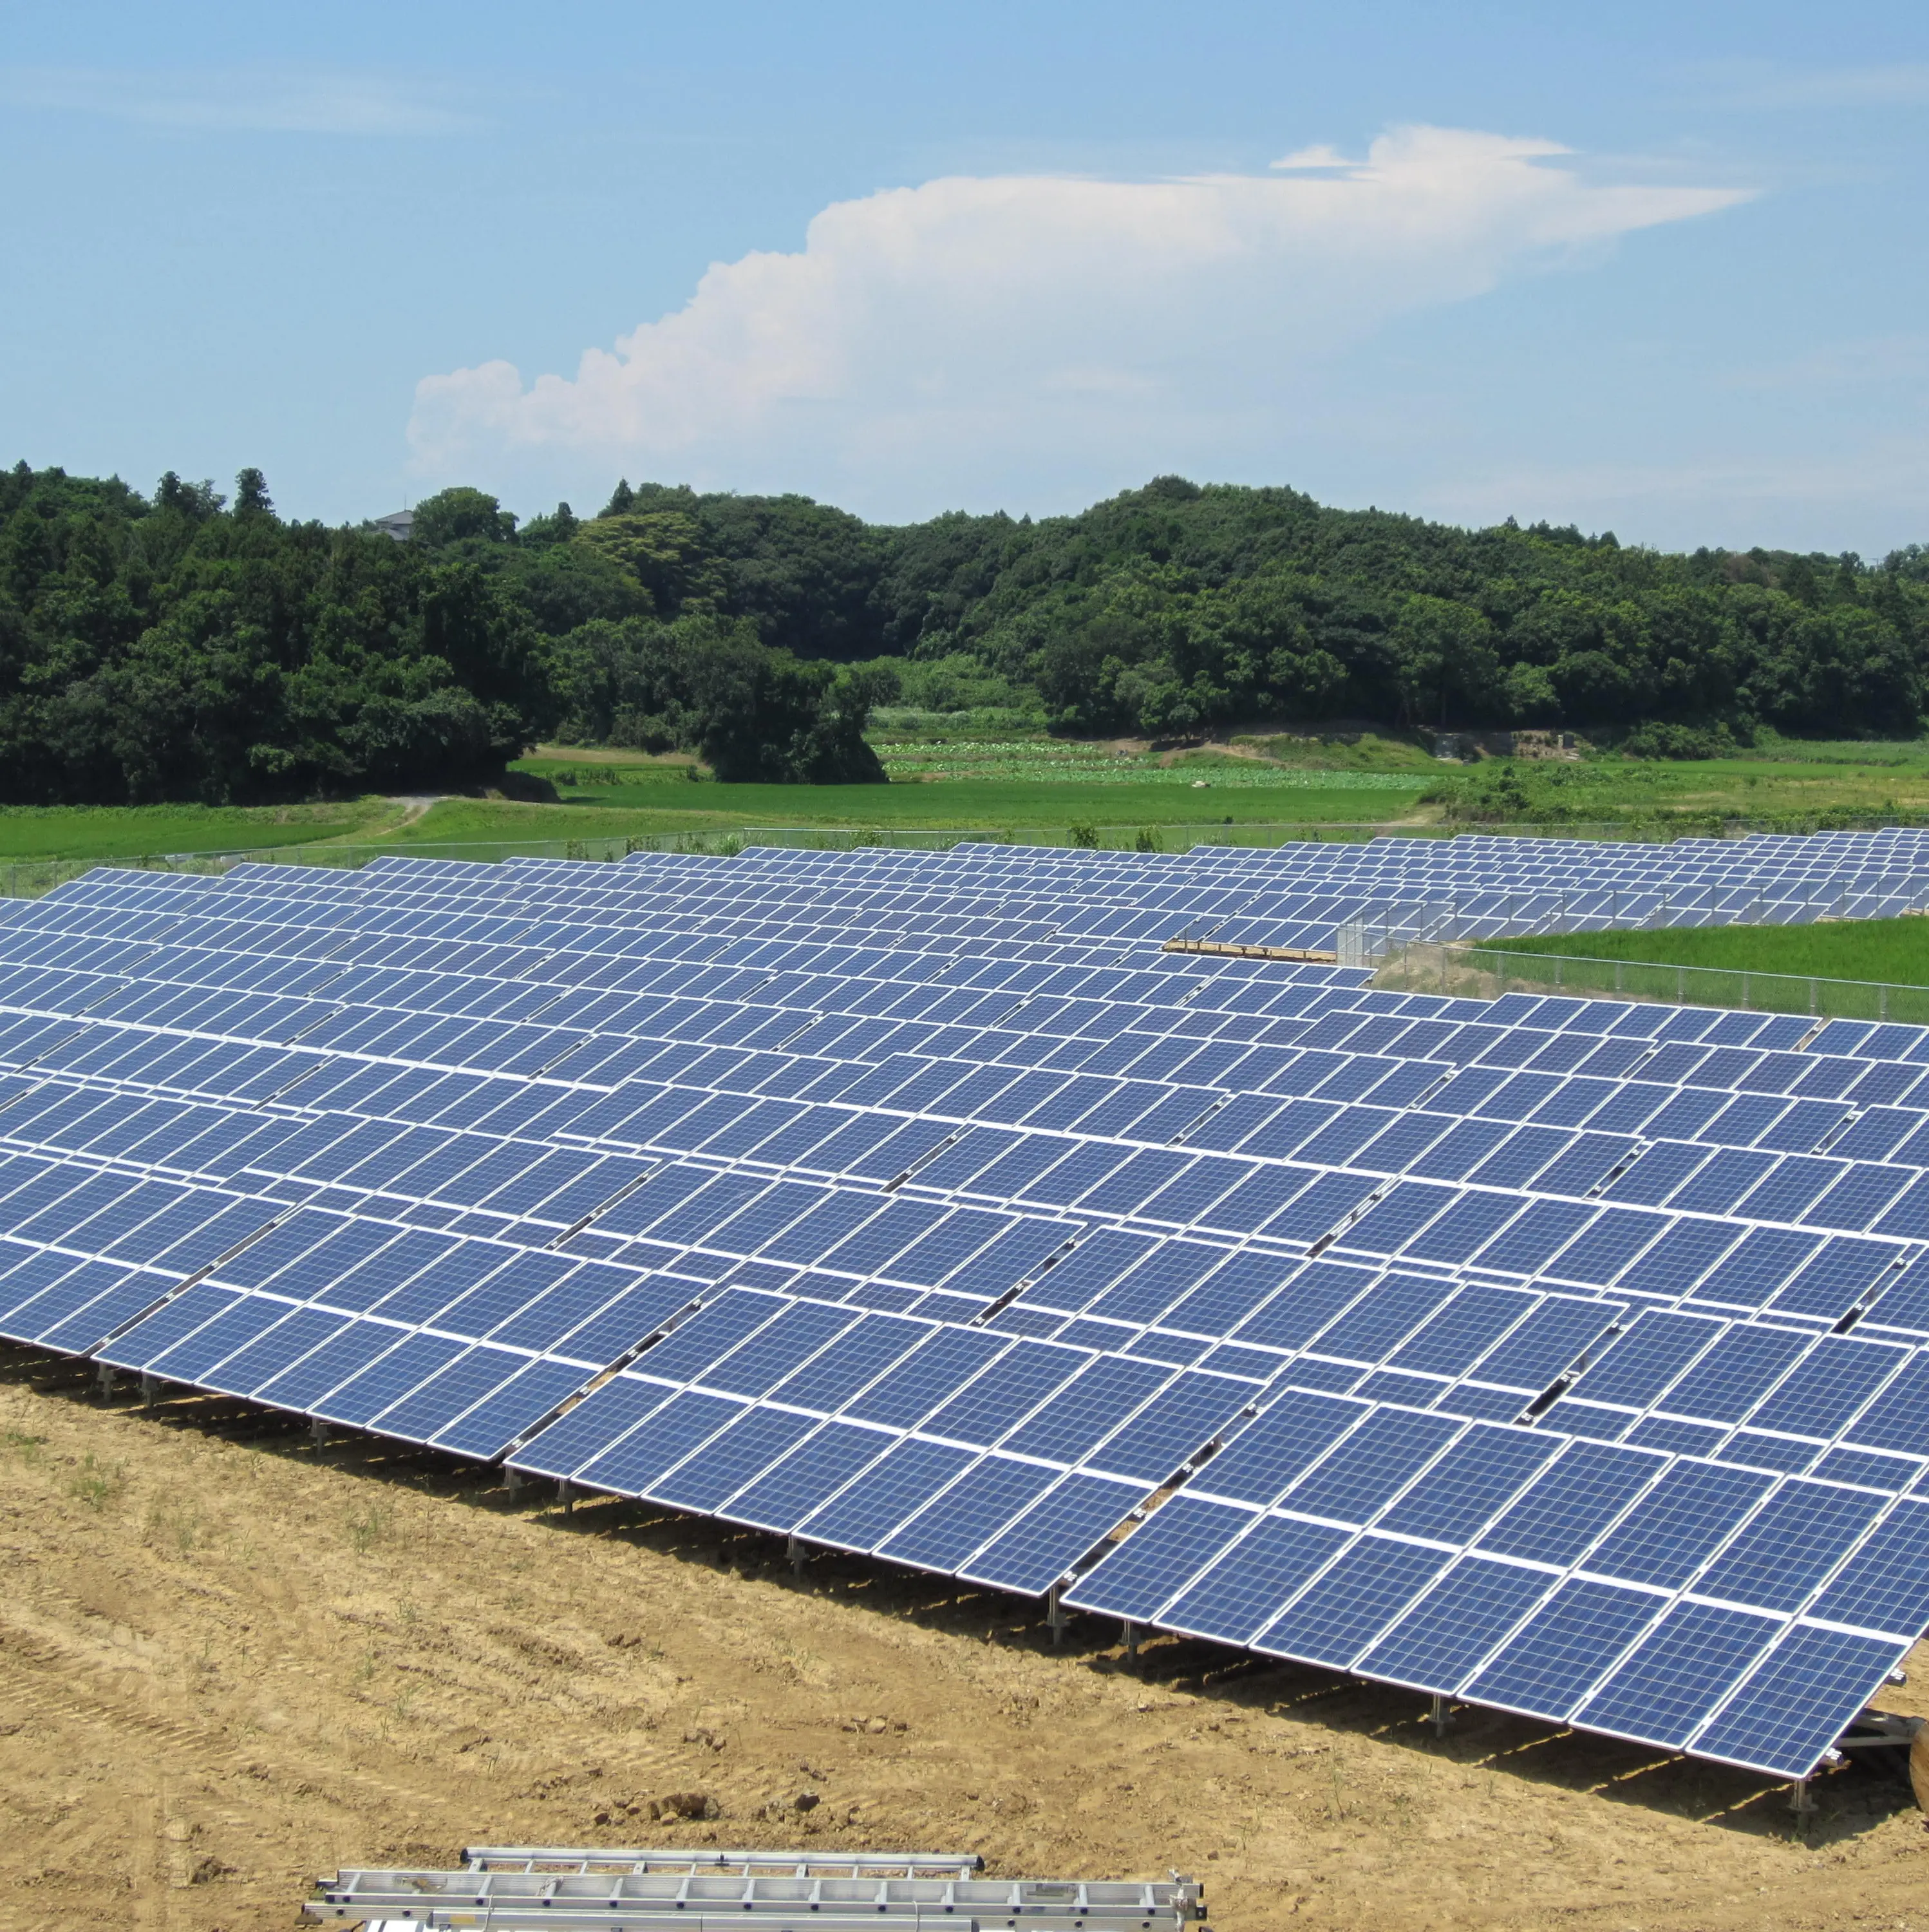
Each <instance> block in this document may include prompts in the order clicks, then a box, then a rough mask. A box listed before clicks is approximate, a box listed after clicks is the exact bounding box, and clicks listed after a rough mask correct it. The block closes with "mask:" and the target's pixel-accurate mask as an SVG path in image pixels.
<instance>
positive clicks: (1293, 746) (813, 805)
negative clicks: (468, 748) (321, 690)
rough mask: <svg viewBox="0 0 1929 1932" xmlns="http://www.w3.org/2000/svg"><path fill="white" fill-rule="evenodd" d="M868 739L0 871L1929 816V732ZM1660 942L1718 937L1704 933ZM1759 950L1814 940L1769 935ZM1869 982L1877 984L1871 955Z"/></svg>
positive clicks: (635, 769) (53, 845)
mask: <svg viewBox="0 0 1929 1932" xmlns="http://www.w3.org/2000/svg"><path fill="white" fill-rule="evenodd" d="M872 742H873V745H874V746H875V748H876V750H877V752H878V754H879V757H880V759H881V760H882V763H883V764H884V766H885V770H886V771H887V772H888V774H889V775H890V777H891V783H890V784H883V785H842V786H839V785H827V786H813V785H728V784H717V783H716V782H714V781H713V780H712V779H711V778H710V777H709V776H708V774H707V773H706V772H703V771H702V770H701V769H700V768H699V767H698V766H696V764H695V763H694V762H693V760H691V759H690V757H688V755H687V754H669V755H666V756H664V757H651V756H649V755H648V754H644V753H642V752H638V751H625V750H622V749H621V748H609V747H577V746H568V747H565V746H559V745H548V746H545V747H544V748H542V749H541V751H538V753H537V754H535V755H533V756H532V757H527V758H524V759H522V760H519V761H518V763H517V766H516V767H515V770H516V771H517V773H518V774H519V775H520V776H519V778H518V780H517V782H519V783H520V782H526V781H528V780H532V779H533V780H537V781H547V784H550V785H551V786H553V787H554V798H555V800H556V802H544V803H537V802H523V801H520V800H517V799H510V798H504V797H502V796H486V797H485V796H451V797H443V798H440V799H435V800H433V802H424V801H419V800H418V801H409V800H406V799H383V798H364V799H352V800H347V801H343V802H336V803H326V804H313V805H282V806H273V807H259V808H249V807H242V806H212V805H208V806H203V805H143V806H124V807H115V806H98V807H78V806H76V807H72V808H66V807H46V808H41V807H15V808H7V809H0V865H6V864H10V863H11V864H16V865H17V864H21V863H24V862H28V861H38V860H43V859H58V860H63V861H67V862H80V861H85V860H90V859H136V858H140V857H143V856H154V855H159V854H165V853H196V852H217V851H238V850H265V849H268V848H271V847H291V848H292V847H307V848H308V849H309V850H311V851H312V852H313V853H314V855H315V856H318V857H319V856H322V854H323V853H324V851H325V850H326V849H327V848H330V847H353V848H356V850H357V851H358V853H359V852H360V851H361V850H363V849H364V848H368V849H383V850H394V849H404V850H406V849H410V848H416V849H420V848H422V847H451V846H458V845H460V846H474V847H477V848H478V850H477V853H476V856H487V852H486V850H484V849H483V848H486V847H489V846H491V845H505V846H506V845H510V844H514V845H518V846H525V847H536V846H548V847H554V848H556V849H558V850H560V849H562V848H563V847H565V846H566V845H571V844H583V845H597V844H598V841H601V845H600V846H598V849H606V850H607V849H608V848H609V847H610V845H611V844H615V845H616V846H617V847H620V846H621V845H622V843H623V842H624V841H627V840H631V839H635V840H638V841H656V840H661V839H665V838H668V839H672V840H677V841H681V840H684V839H690V840H693V841H708V842H709V843H710V844H712V845H713V846H714V844H715V843H716V842H717V841H720V840H722V839H724V838H730V837H737V836H740V835H742V834H744V833H745V832H754V831H755V830H756V829H758V828H777V827H787V828H796V829H798V831H800V832H806V833H810V832H822V833H823V834H825V835H827V836H831V835H862V834H864V833H867V832H876V833H881V834H884V835H900V834H904V833H912V832H926V831H928V832H980V833H990V834H992V835H1010V836H1013V837H1015V838H1023V839H1030V840H1033V841H1051V842H1065V841H1070V840H1071V839H1073V838H1074V837H1077V836H1085V837H1091V836H1096V837H1097V838H1098V839H1099V841H1100V842H1101V843H1103V844H1133V843H1134V842H1136V841H1137V838H1138V835H1140V833H1142V832H1143V833H1144V834H1146V835H1148V836H1149V838H1151V839H1152V840H1153V841H1155V842H1156V843H1157V844H1160V845H1161V846H1162V847H1164V848H1165V849H1166V850H1182V849H1183V848H1184V847H1185V845H1187V844H1190V843H1191V842H1193V841H1194V840H1195V839H1197V838H1212V837H1220V838H1233V839H1236V840H1239V841H1253V842H1256V843H1272V842H1275V841H1278V839H1280V838H1285V837H1291V836H1297V835H1304V832H1306V831H1307V830H1309V829H1314V828H1319V827H1331V828H1334V831H1335V833H1336V835H1340V836H1349V835H1364V834H1363V833H1357V832H1349V831H1348V830H1347V829H1345V828H1354V827H1373V826H1383V827H1385V828H1386V829H1390V830H1391V829H1413V830H1415V831H1421V830H1433V829H1455V828H1458V827H1462V826H1465V827H1468V828H1469V829H1471V828H1472V826H1475V825H1476V824H1479V823H1492V822H1494V821H1495V820H1501V821H1503V822H1506V823H1513V824H1536V823H1538V824H1543V825H1546V826H1549V827H1550V828H1558V827H1559V826H1561V825H1562V824H1567V825H1571V826H1575V827H1576V828H1577V829H1578V828H1583V827H1587V826H1595V825H1599V826H1601V827H1602V828H1603V829H1613V830H1619V831H1621V832H1631V833H1634V834H1635V835H1640V836H1650V837H1653V836H1666V835H1668V833H1669V831H1670V828H1671V827H1672V828H1673V829H1678V830H1684V831H1686V830H1694V831H1703V830H1710V829H1715V830H1718V829H1721V821H1733V820H1741V821H1742V822H1744V823H1766V824H1778V823H1788V824H1790V825H1799V824H1800V823H1802V822H1803V821H1805V820H1815V819H1823V818H1826V817H1828V816H1829V814H1837V815H1838V816H1839V815H1841V814H1864V815H1865V819H1867V820H1881V819H1883V818H1889V817H1893V818H1896V819H1898V820H1904V821H1905V822H1906V821H1908V820H1911V819H1913V818H1916V817H1918V816H1920V817H1924V818H1929V741H1910V742H1893V743H1868V744H1863V743H1855V742H1842V743H1832V742H1831V743H1819V742H1796V741H1794V740H1786V739H1771V740H1769V742H1766V743H1765V744H1763V745H1760V746H1759V747H1757V748H1754V749H1751V750H1749V751H1744V752H1740V753H1738V754H1736V755H1735V756H1733V757H1726V758H1718V759H1703V760H1680V761H1675V762H1665V761H1658V760H1636V759H1627V758H1621V757H1588V758H1586V759H1584V760H1580V761H1578V762H1567V761H1562V762H1556V761H1551V760H1549V761H1539V760H1518V761H1517V760H1499V759H1487V760H1481V761H1479V762H1478V763H1471V764H1466V765H1462V764H1457V763H1442V762H1441V761H1440V760H1436V758H1434V757H1433V756H1432V754H1431V750H1430V740H1427V739H1423V738H1421V737H1419V736H1403V735H1399V734H1395V733H1378V732H1375V731H1371V730H1326V731H1309V732H1302V733H1288V732H1284V731H1272V732H1254V733H1247V734H1245V735H1241V736H1235V737H1233V739H1231V740H1230V742H1226V743H1221V744H1218V745H1206V746H1201V747H1197V748H1190V749H1187V748H1179V749H1176V750H1172V749H1168V750H1165V751H1157V750H1155V749H1153V748H1151V747H1150V746H1149V745H1146V743H1145V742H1143V740H1133V739H1116V740H1104V739H1101V740H1081V739H1058V738H1052V737H1050V736H1047V735H1046V734H1045V733H1043V732H1042V731H1041V730H1038V729H1037V728H1036V727H1035V725H1034V724H1031V723H1030V722H1029V721H1027V720H1026V719H1024V718H1021V717H1020V716H1018V715H1017V714H1014V713H1011V712H984V713H982V714H981V713H970V714H960V715H958V716H957V717H954V718H947V717H944V716H940V715H936V714H912V713H909V712H894V713H891V714H888V715H887V720H886V721H885V722H884V723H882V724H880V726H879V728H878V729H877V730H874V731H873V733H872ZM343 856H348V855H347V854H346V853H344V854H343ZM18 889H28V888H24V887H22V888H18ZM31 889H40V887H39V886H33V887H31ZM1629 937H1630V938H1635V939H1640V938H1644V937H1646V935H1629ZM1669 938H1671V939H1672V938H1685V939H1686V940H1687V941H1690V942H1691V943H1695V944H1703V943H1706V944H1715V945H1720V944H1724V943H1727V942H1725V941H1724V940H1723V938H1722V935H1720V934H1719V933H1711V934H1706V935H1703V934H1689V935H1669ZM1765 943H1767V942H1765ZM1772 943H1774V944H1778V945H1784V944H1786V945H1794V944H1798V943H1799V944H1803V945H1806V944H1811V943H1813V944H1823V943H1825V942H1823V941H1821V940H1820V939H1819V938H1817V939H1815V940H1814V941H1812V942H1811V941H1799V942H1798V941H1797V939H1796V937H1795V936H1794V935H1778V936H1777V937H1776V938H1775V939H1774V941H1773V942H1772ZM1829 943H1832V944H1840V943H1841V942H1829ZM1630 957H1632V955H1630ZM1669 957H1670V959H1673V955H1670V956H1669ZM1763 970H1766V968H1765V967H1764V968H1763ZM1787 970H1789V971H1803V972H1806V971H1820V970H1823V969H1821V968H1810V967H1808V966H1807V965H1801V966H1794V965H1791V966H1790V967H1789V968H1787ZM1830 970H1848V969H1846V968H1844V969H1830ZM1868 977H1891V976H1890V975H1889V971H1888V969H1887V968H1883V969H1880V971H1877V969H1876V968H1873V967H1872V968H1871V969H1870V973H1869V975H1868Z"/></svg>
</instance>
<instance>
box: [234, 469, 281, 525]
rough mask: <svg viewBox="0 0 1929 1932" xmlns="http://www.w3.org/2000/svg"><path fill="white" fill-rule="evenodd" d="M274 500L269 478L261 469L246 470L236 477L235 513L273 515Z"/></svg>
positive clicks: (240, 514) (239, 514)
mask: <svg viewBox="0 0 1929 1932" xmlns="http://www.w3.org/2000/svg"><path fill="white" fill-rule="evenodd" d="M250 514H257V515H262V516H271V515H272V514H274V498H273V497H271V496H269V494H268V478H266V477H265V476H264V475H262V473H261V472H260V471H259V469H244V470H243V471H242V472H241V474H240V475H238V476H237V477H236V478H235V515H236V516H238V517H239V516H247V515H250Z"/></svg>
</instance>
